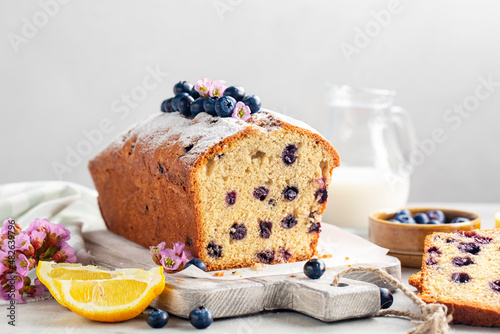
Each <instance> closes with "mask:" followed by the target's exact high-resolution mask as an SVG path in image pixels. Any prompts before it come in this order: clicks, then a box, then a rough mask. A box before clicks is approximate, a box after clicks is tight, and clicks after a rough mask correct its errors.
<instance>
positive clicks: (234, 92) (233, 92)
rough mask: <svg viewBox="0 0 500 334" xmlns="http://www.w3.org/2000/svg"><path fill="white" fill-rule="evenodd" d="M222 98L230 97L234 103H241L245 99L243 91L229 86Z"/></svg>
mask: <svg viewBox="0 0 500 334" xmlns="http://www.w3.org/2000/svg"><path fill="white" fill-rule="evenodd" d="M224 96H231V97H232V98H233V99H235V100H236V101H241V100H243V98H244V97H245V89H244V88H243V87H240V86H230V87H227V88H226V90H225V91H224Z"/></svg>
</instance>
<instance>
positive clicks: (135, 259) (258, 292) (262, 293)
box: [84, 230, 401, 322]
mask: <svg viewBox="0 0 500 334" xmlns="http://www.w3.org/2000/svg"><path fill="white" fill-rule="evenodd" d="M84 239H85V245H86V247H87V249H88V250H89V251H90V252H91V254H92V255H93V256H95V262H96V264H98V265H101V266H104V267H108V268H144V269H150V268H152V267H154V266H155V264H154V262H153V261H152V259H151V255H150V254H149V250H148V249H146V248H144V247H142V246H140V245H137V244H136V243H133V242H131V241H129V240H127V239H124V238H122V237H120V236H118V235H116V234H114V233H112V232H110V231H107V230H102V231H93V232H88V233H84ZM361 265H363V266H367V265H370V266H376V267H379V268H384V269H385V270H386V271H387V272H388V273H389V274H391V275H392V276H394V277H396V278H397V279H400V278H401V265H400V262H399V260H398V259H396V258H394V257H391V256H386V257H385V258H384V259H383V260H381V261H378V262H377V263H365V264H359V266H361ZM344 268H345V267H335V268H328V269H327V271H326V273H325V274H324V275H323V277H321V278H320V279H317V280H312V279H309V278H307V277H306V276H305V275H304V274H303V273H296V274H294V275H290V274H286V275H274V276H265V277H260V276H259V277H252V278H242V279H237V280H226V279H204V278H182V279H179V278H177V277H174V276H171V275H166V286H165V290H164V291H163V293H162V294H161V296H159V297H158V298H157V299H156V300H155V302H154V304H153V306H154V307H159V308H162V309H164V310H166V311H167V312H169V313H171V314H174V315H176V316H179V317H183V318H187V317H188V316H189V313H190V312H191V311H192V310H193V309H195V308H196V307H198V306H202V305H203V306H205V307H208V308H209V309H210V310H211V311H212V313H213V315H214V318H226V317H235V316H241V315H248V314H254V313H258V312H262V311H266V310H294V311H297V312H300V313H304V314H307V315H309V316H311V317H314V318H316V319H319V320H323V321H328V322H330V321H338V320H343V319H351V318H360V317H367V316H370V315H373V314H375V313H377V312H378V311H379V309H380V292H379V288H378V287H387V288H389V289H391V290H392V287H390V286H388V285H386V284H385V282H383V281H382V280H381V279H380V278H379V277H378V276H376V275H374V274H368V273H366V274H364V273H352V274H350V275H349V276H345V277H344V278H342V279H341V280H340V282H341V284H339V286H337V287H333V286H331V285H330V283H331V282H332V277H333V276H334V275H335V273H337V272H339V271H340V270H342V269H344ZM246 270H248V269H246ZM292 276H294V277H292ZM347 277H348V278H347Z"/></svg>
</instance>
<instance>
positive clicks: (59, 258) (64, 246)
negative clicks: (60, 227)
mask: <svg viewBox="0 0 500 334" xmlns="http://www.w3.org/2000/svg"><path fill="white" fill-rule="evenodd" d="M59 247H60V249H59V251H57V252H56V253H55V254H54V255H53V256H52V258H51V260H52V261H56V262H66V263H75V262H76V256H75V251H74V249H73V247H71V246H70V245H68V243H67V242H66V241H63V242H61V243H60V246H59Z"/></svg>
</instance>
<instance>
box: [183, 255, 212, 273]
mask: <svg viewBox="0 0 500 334" xmlns="http://www.w3.org/2000/svg"><path fill="white" fill-rule="evenodd" d="M189 266H195V267H197V268H198V269H201V270H203V271H207V265H206V264H205V262H203V261H202V260H200V259H197V258H194V259H191V260H189V262H188V263H186V265H185V266H184V268H187V267H189Z"/></svg>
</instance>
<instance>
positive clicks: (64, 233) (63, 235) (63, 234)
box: [47, 224, 71, 245]
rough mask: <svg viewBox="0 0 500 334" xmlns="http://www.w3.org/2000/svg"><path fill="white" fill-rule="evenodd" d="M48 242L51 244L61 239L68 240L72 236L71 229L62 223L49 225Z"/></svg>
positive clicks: (55, 243)
mask: <svg viewBox="0 0 500 334" xmlns="http://www.w3.org/2000/svg"><path fill="white" fill-rule="evenodd" d="M49 229H50V230H49V233H47V234H48V236H49V238H48V242H49V245H57V244H58V243H59V242H61V241H68V240H69V238H70V237H71V236H70V232H69V230H68V229H67V228H66V227H64V226H63V225H62V224H50V225H49Z"/></svg>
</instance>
